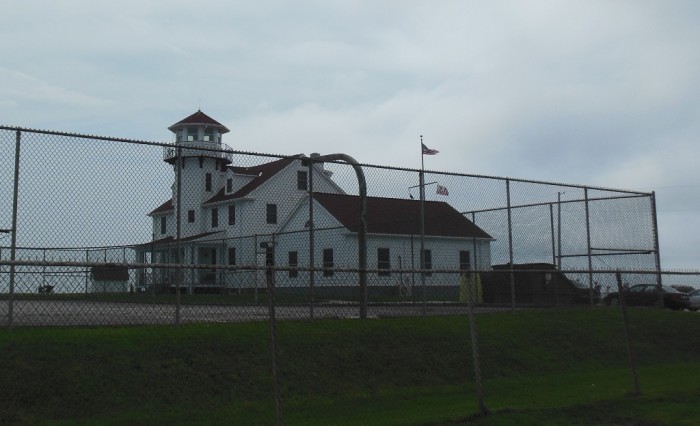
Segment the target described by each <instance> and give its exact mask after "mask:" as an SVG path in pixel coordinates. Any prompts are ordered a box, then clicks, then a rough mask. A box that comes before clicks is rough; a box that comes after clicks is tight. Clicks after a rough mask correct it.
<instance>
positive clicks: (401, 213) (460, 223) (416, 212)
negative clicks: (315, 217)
mask: <svg viewBox="0 0 700 426" xmlns="http://www.w3.org/2000/svg"><path fill="white" fill-rule="evenodd" d="M314 199H316V200H317V201H318V202H319V203H320V204H321V205H322V206H323V207H324V208H325V209H326V210H328V212H329V213H331V214H332V215H333V216H335V218H336V219H338V221H340V223H341V224H342V225H343V226H345V227H346V228H348V229H349V230H350V231H352V232H358V231H359V227H360V197H358V196H356V195H345V194H322V193H315V194H314ZM424 215H425V235H433V236H440V237H461V238H465V237H468V238H487V239H491V238H492V237H491V236H490V235H489V234H488V233H486V232H485V231H484V230H483V229H481V228H479V227H478V226H476V225H475V224H474V223H472V222H471V221H470V220H469V219H467V218H466V217H464V215H462V214H461V213H459V212H458V211H457V210H455V209H454V208H453V207H452V206H450V205H449V204H447V203H445V202H444V201H425V204H424ZM367 232H368V233H371V234H399V235H420V201H417V200H405V199H398V198H379V197H367Z"/></svg>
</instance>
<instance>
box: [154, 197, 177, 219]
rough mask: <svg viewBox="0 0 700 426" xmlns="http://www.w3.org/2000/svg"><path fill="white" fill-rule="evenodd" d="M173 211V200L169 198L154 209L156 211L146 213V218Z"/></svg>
mask: <svg viewBox="0 0 700 426" xmlns="http://www.w3.org/2000/svg"><path fill="white" fill-rule="evenodd" d="M173 209H175V207H174V206H173V199H172V198H171V199H169V200H168V201H166V202H164V203H163V204H161V205H160V206H158V207H156V209H155V210H153V211H152V212H150V213H148V216H153V215H156V214H159V213H167V212H169V211H171V210H173Z"/></svg>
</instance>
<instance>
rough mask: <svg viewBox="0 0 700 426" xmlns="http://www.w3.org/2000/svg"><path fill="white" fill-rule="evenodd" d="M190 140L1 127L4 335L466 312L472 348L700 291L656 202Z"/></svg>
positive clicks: (699, 279) (618, 193)
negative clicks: (491, 330) (674, 293)
mask: <svg viewBox="0 0 700 426" xmlns="http://www.w3.org/2000/svg"><path fill="white" fill-rule="evenodd" d="M188 131H190V130H189V129H187V130H185V129H182V133H179V132H180V130H178V132H176V136H175V138H176V139H175V140H174V141H173V142H172V143H155V142H146V141H135V140H124V139H118V138H108V137H96V136H88V135H78V134H68V133H61V132H52V131H40V130H30V129H21V128H15V127H0V197H1V200H0V230H2V233H1V234H0V321H1V324H2V325H3V326H5V327H7V328H13V327H19V326H104V325H109V326H113V325H142V324H184V323H207V322H217V323H218V322H249V321H261V320H266V321H270V322H271V325H272V326H273V327H274V323H275V321H277V320H286V319H303V320H314V319H322V318H390V317H409V316H410V317H420V316H435V315H443V316H447V315H459V316H462V315H469V318H470V319H471V320H470V321H469V323H470V324H471V325H472V329H471V330H470V331H471V341H472V342H476V340H478V339H477V335H478V330H476V328H475V327H476V321H475V319H474V318H475V317H474V315H476V314H480V313H485V312H499V311H512V310H516V309H528V308H551V307H556V308H565V307H582V306H585V307H588V306H596V305H600V304H603V303H606V302H611V301H612V302H613V303H614V302H615V301H619V299H620V298H617V299H615V298H614V297H611V296H614V295H615V294H617V292H618V290H619V289H623V288H632V287H634V286H635V285H636V284H648V285H650V286H651V288H652V292H653V294H654V297H655V299H654V300H653V301H652V302H649V303H650V304H652V305H653V304H656V305H658V304H661V303H664V299H663V296H662V292H661V291H660V289H661V288H665V287H664V286H666V287H667V286H684V288H683V289H684V290H686V291H689V290H691V289H697V288H700V274H698V273H681V272H674V271H662V270H661V267H660V261H659V246H658V230H657V225H656V206H655V198H654V193H644V192H634V191H623V190H615V189H609V188H594V187H588V186H578V185H565V184H559V183H551V182H536V181H526V180H518V179H510V178H500V177H488V176H476V175H468V174H460V173H445V172H439V171H432V170H416V169H406V168H397V167H387V166H378V165H371V164H356V163H354V160H353V159H352V158H351V157H347V156H344V157H340V158H339V157H337V156H336V157H333V156H331V157H328V156H319V155H318V154H311V153H309V154H307V155H304V154H299V155H292V156H289V155H287V156H281V155H268V154H259V153H250V152H242V151H237V150H233V149H231V148H230V147H228V146H226V145H225V144H223V143H222V142H221V140H220V135H218V134H216V133H211V134H210V133H207V132H208V130H207V129H206V128H203V129H198V130H192V131H191V132H195V131H198V132H200V133H198V138H191V137H190V138H189V140H188V137H187V135H188V133H187V132H188ZM616 273H619V274H620V275H619V276H620V277H621V278H620V280H618V279H617V278H616V277H617V275H616ZM637 302H638V301H637ZM633 303H634V301H633ZM639 303H640V302H639ZM645 303H646V302H645ZM623 306H624V304H623ZM458 318H459V317H458ZM273 329H274V328H273ZM273 336H274V333H273ZM272 343H273V345H274V339H273V342H272ZM473 347H474V351H475V352H474V357H473V359H474V360H475V365H474V368H475V371H477V372H478V373H477V374H476V376H475V377H476V379H478V380H481V379H480V377H481V373H480V367H479V366H478V359H479V356H478V347H477V346H476V345H473ZM486 377H489V374H488V373H487V374H486ZM479 398H483V395H481V396H480V397H479ZM480 407H481V409H482V410H485V405H484V402H483V400H481V401H480Z"/></svg>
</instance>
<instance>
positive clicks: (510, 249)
mask: <svg viewBox="0 0 700 426" xmlns="http://www.w3.org/2000/svg"><path fill="white" fill-rule="evenodd" d="M506 205H507V207H508V266H509V269H510V303H511V309H512V310H513V311H515V273H514V272H513V217H512V209H511V205H510V179H509V178H506Z"/></svg>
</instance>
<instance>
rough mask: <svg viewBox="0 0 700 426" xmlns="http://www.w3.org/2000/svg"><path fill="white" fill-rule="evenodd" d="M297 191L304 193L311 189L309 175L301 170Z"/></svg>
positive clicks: (298, 175) (298, 173)
mask: <svg viewBox="0 0 700 426" xmlns="http://www.w3.org/2000/svg"><path fill="white" fill-rule="evenodd" d="M297 189H300V190H302V191H306V190H307V189H309V184H308V175H307V173H306V172H305V171H301V170H300V171H298V172H297Z"/></svg>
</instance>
